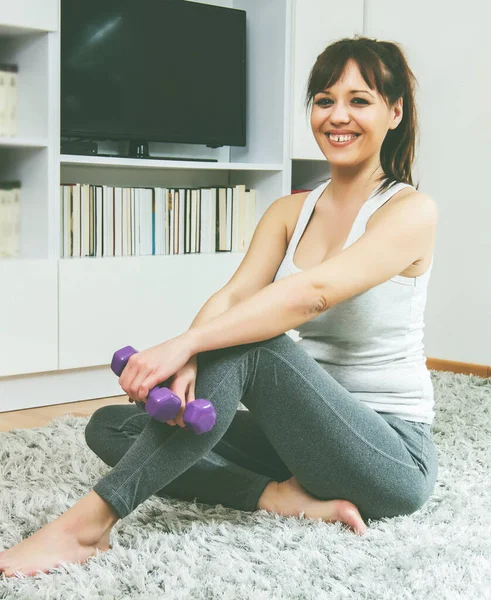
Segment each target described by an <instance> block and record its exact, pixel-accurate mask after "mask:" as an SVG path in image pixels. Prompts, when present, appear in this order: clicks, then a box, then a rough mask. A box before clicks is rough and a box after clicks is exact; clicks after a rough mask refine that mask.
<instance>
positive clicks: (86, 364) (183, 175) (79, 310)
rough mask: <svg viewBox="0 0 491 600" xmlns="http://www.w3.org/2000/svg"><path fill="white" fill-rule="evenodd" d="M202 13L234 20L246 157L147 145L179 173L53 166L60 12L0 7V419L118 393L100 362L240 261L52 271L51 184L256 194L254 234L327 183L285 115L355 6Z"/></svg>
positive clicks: (230, 257) (153, 337) (122, 262)
mask: <svg viewBox="0 0 491 600" xmlns="http://www.w3.org/2000/svg"><path fill="white" fill-rule="evenodd" d="M206 3H209V4H216V5H219V6H226V7H231V8H239V9H243V10H246V11H247V35H248V38H247V47H248V56H247V63H248V75H247V77H248V81H247V94H248V96H247V105H248V121H247V140H248V144H247V146H246V147H244V148H242V147H223V148H218V149H211V148H206V147H205V146H198V145H186V144H163V143H162V144H158V143H150V144H149V150H150V154H151V155H152V156H175V157H183V160H180V161H177V160H159V159H128V158H120V157H119V156H118V154H119V153H121V152H122V148H121V146H120V144H121V143H119V142H103V143H99V152H101V153H104V154H109V155H111V156H104V157H95V156H72V155H65V154H63V155H61V154H60V144H59V140H60V130H59V118H60V36H59V33H60V31H59V29H60V19H59V16H60V5H59V0H20V1H19V0H18V1H17V3H15V6H14V5H13V4H14V3H8V4H7V3H2V4H1V5H0V62H6V63H9V62H15V63H17V64H18V65H19V84H18V98H19V100H18V132H17V133H18V135H17V136H16V137H15V138H5V137H4V138H0V180H4V179H18V180H20V181H21V183H22V188H21V205H22V206H21V255H20V256H19V258H14V259H0V281H2V283H3V284H4V285H5V289H6V290H8V293H6V294H3V295H2V296H0V333H1V336H2V340H4V344H3V345H2V347H1V348H0V412H3V411H7V410H15V409H22V408H30V407H34V406H44V405H50V404H57V403H65V402H73V401H78V400H87V399H91V398H99V397H106V396H114V395H118V394H121V393H122V390H121V388H120V387H119V385H118V383H117V378H115V377H114V375H113V374H112V373H111V372H110V369H109V367H108V365H109V363H110V360H111V358H112V354H113V352H114V351H115V350H116V349H117V348H119V347H122V346H125V345H127V344H131V345H134V346H135V347H136V348H142V349H144V348H147V347H149V346H151V345H154V344H156V343H158V342H159V341H163V340H164V339H167V338H168V337H172V336H174V335H177V334H178V333H181V332H182V331H184V330H185V329H187V328H188V327H189V325H190V323H191V321H192V320H193V318H194V316H195V315H196V313H197V312H198V310H199V309H200V307H201V306H202V305H203V304H204V302H205V301H206V300H207V299H208V298H209V297H210V296H211V295H212V294H213V293H214V292H216V291H218V290H219V289H220V288H221V287H223V285H225V283H226V282H227V281H228V280H229V279H230V277H231V276H232V274H233V273H234V271H235V270H236V268H237V267H238V265H239V264H240V261H241V260H242V259H243V256H244V254H242V253H234V252H231V253H216V254H186V255H171V256H168V255H164V256H128V257H107V258H95V257H89V258H60V184H63V183H73V182H77V183H91V184H96V185H112V186H131V187H143V186H149V187H179V186H182V187H186V186H187V187H193V186H195V187H201V186H203V187H206V186H208V187H211V186H234V185H237V184H245V185H246V186H247V187H248V188H254V189H255V190H256V223H257V221H259V219H260V218H261V216H262V214H263V213H264V211H265V210H266V209H267V207H268V206H269V205H270V204H271V202H273V201H274V200H275V199H276V198H278V197H281V196H285V195H289V194H290V193H291V189H292V187H300V186H302V187H305V186H306V185H309V184H310V187H312V186H313V185H316V184H317V183H318V182H319V181H321V180H323V179H325V178H326V177H327V176H328V174H329V173H328V168H327V163H326V161H325V159H323V157H322V156H319V155H317V156H316V155H315V150H316V148H317V146H316V144H315V140H314V138H313V136H310V139H309V136H308V133H307V135H305V131H303V134H302V135H303V142H302V143H300V144H299V143H298V141H297V142H296V141H295V140H294V139H293V137H292V136H293V135H294V133H295V131H296V130H298V131H301V129H299V128H298V127H297V129H295V127H294V124H295V123H296V121H297V120H298V119H300V118H303V120H304V122H305V123H304V124H305V126H306V127H307V128H308V124H307V123H306V121H305V116H304V115H303V116H302V117H299V115H298V114H296V113H295V114H293V108H292V107H294V106H295V107H296V109H298V102H299V100H298V98H299V97H300V96H299V94H300V95H301V94H302V93H303V89H302V86H301V85H300V83H301V82H302V81H303V83H305V82H306V78H307V75H308V70H309V69H310V67H311V66H312V64H313V61H314V60H315V57H316V56H317V54H318V53H319V52H320V51H322V49H323V48H324V47H325V46H326V45H327V43H329V41H330V40H332V39H333V38H334V37H339V36H340V35H352V34H353V33H355V32H361V27H362V22H363V2H362V0H352V1H351V2H348V3H347V4H349V5H350V7H351V10H348V9H342V8H338V7H337V6H336V5H335V4H334V3H325V2H324V1H323V0H301V1H300V0H264V1H262V2H257V1H256V0H221V1H215V2H206ZM325 4H328V5H329V19H328V25H327V26H326V27H324V29H323V31H319V32H318V33H317V39H316V41H315V42H313V41H312V39H311V38H312V36H311V35H310V34H309V28H310V27H311V23H312V19H314V20H316V19H317V17H316V14H318V13H319V11H322V12H323V13H325V12H326V8H325V6H324V5H325ZM336 4H339V3H336ZM338 13H339V16H340V17H342V19H341V18H340V17H338ZM302 14H303V15H304V17H303V18H301V15H302ZM331 23H333V25H332V28H331ZM334 23H337V25H334ZM339 23H341V25H339ZM331 29H332V31H334V30H335V33H334V34H332V35H331ZM341 30H342V33H340V31H341ZM306 40H307V41H308V43H307V44H306V43H305V42H306ZM302 57H303V58H302ZM294 82H295V83H294ZM297 113H298V110H297ZM295 135H297V137H298V136H299V135H300V134H298V133H297V134H295ZM298 139H300V137H298ZM186 157H189V158H193V159H196V158H203V161H202V162H201V161H196V160H192V161H191V160H189V161H186ZM210 158H213V159H216V160H217V162H207V160H206V159H210ZM319 158H320V159H321V160H319ZM190 290H192V293H190ZM171 292H172V293H171Z"/></svg>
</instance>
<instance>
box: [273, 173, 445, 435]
mask: <svg viewBox="0 0 491 600" xmlns="http://www.w3.org/2000/svg"><path fill="white" fill-rule="evenodd" d="M330 181H331V180H330V179H329V180H328V181H327V182H325V183H322V184H321V185H319V186H318V187H316V188H315V189H314V190H312V192H310V194H309V195H308V196H307V198H306V199H305V201H304V204H303V206H302V210H301V211H300V215H299V217H298V221H297V224H296V226H295V230H294V232H293V235H292V238H291V240H290V244H289V245H288V248H287V251H286V254H285V257H284V259H283V261H282V263H281V265H280V266H279V268H278V271H277V273H276V275H275V281H276V280H278V279H281V278H282V277H286V276H288V275H292V274H294V273H299V272H300V271H301V269H299V268H297V267H296V265H295V264H294V262H293V256H294V254H295V249H296V247H297V244H298V242H299V240H300V238H301V237H302V234H303V232H304V230H305V228H306V227H307V224H308V222H309V220H310V217H311V215H312V213H313V210H314V207H315V205H316V203H317V200H318V199H319V198H320V196H321V194H322V192H323V191H324V190H325V189H326V187H327V186H328V184H329V183H330ZM381 185H382V184H380V185H379V186H378V187H377V188H376V189H375V190H374V191H373V192H372V194H371V195H370V197H369V198H368V200H367V201H366V202H365V204H363V206H362V207H361V209H360V211H359V213H358V215H357V216H356V219H355V221H354V223H353V226H352V228H351V231H350V233H349V235H348V238H347V240H346V243H345V245H344V247H343V250H344V248H347V247H348V246H350V245H351V244H353V243H354V242H355V241H356V240H357V239H358V238H359V237H361V236H362V235H363V233H364V232H365V227H366V224H367V221H368V219H369V218H370V216H371V215H372V214H373V213H374V212H375V211H376V210H378V209H379V208H380V207H381V206H382V205H383V204H385V203H386V202H387V201H388V200H389V199H390V198H391V197H392V196H393V195H394V194H395V193H396V192H398V191H399V190H401V189H403V188H404V187H412V186H410V185H409V184H407V183H401V182H399V183H395V184H393V185H392V186H391V187H390V188H389V189H388V190H386V191H384V192H382V193H379V192H378V190H379V188H380V186H381ZM432 267H433V258H432V261H431V264H430V267H429V269H428V270H427V271H426V273H424V274H423V275H420V276H418V277H402V276H400V275H396V276H395V277H392V278H391V279H389V280H388V281H385V282H384V283H382V284H380V285H377V286H375V287H373V288H371V289H370V290H367V291H366V292H363V293H361V294H358V295H356V296H352V297H351V298H348V299H347V300H345V301H344V302H341V303H339V304H337V305H336V306H334V307H333V308H331V309H330V310H328V311H326V312H324V313H322V314H320V315H319V316H318V317H315V318H314V319H311V320H310V321H307V322H306V323H303V324H302V325H300V326H299V327H297V329H296V330H295V331H297V333H298V335H299V336H300V339H299V340H298V341H297V343H298V344H299V345H300V346H301V347H302V348H304V349H305V350H306V351H307V353H308V354H309V355H310V356H312V357H313V358H314V359H315V360H316V361H317V362H318V363H319V364H320V365H321V366H322V367H323V368H324V369H325V370H326V371H327V372H328V373H329V374H330V375H331V376H332V377H333V378H334V379H336V381H338V383H340V384H341V385H342V386H343V387H344V388H346V389H347V390H348V391H349V392H351V394H352V395H353V396H354V397H355V398H357V399H358V400H360V401H361V402H364V403H365V404H367V405H368V406H370V407H371V408H373V409H374V410H375V411H377V412H383V413H391V414H393V415H395V416H397V417H400V418H401V419H405V420H407V421H420V422H424V423H429V424H432V423H433V419H434V416H435V413H434V410H433V405H434V392H433V385H432V381H431V374H430V372H429V370H428V369H427V367H426V358H425V356H424V343H423V330H424V310H425V305H426V295H427V287H428V281H429V279H430V273H431V270H432Z"/></svg>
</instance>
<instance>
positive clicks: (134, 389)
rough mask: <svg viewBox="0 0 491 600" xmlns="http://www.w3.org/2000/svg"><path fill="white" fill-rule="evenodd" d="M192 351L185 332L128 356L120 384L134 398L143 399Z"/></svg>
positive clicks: (189, 356) (174, 371) (164, 380)
mask: <svg viewBox="0 0 491 600" xmlns="http://www.w3.org/2000/svg"><path fill="white" fill-rule="evenodd" d="M192 355H193V352H192V349H191V346H190V344H189V342H188V341H187V339H186V338H185V337H184V335H180V336H177V337H174V338H171V339H170V340H167V341H166V342H163V343H162V344H157V346H152V347H151V348H148V349H147V350H143V351H142V352H137V353H136V354H133V355H132V356H130V358H129V360H128V362H127V364H126V366H125V368H124V369H123V372H122V374H121V377H120V378H119V385H120V386H121V387H122V388H123V390H124V391H125V392H126V393H127V394H128V396H129V397H130V398H131V399H133V400H141V401H146V399H147V396H148V393H149V392H150V390H151V389H152V388H154V387H155V386H156V385H157V384H159V383H164V382H166V381H167V380H168V379H170V378H171V377H172V376H173V375H174V374H175V373H176V371H178V370H179V369H180V368H181V367H183V366H184V365H185V364H186V363H187V362H188V360H189V359H190V358H191V356H192Z"/></svg>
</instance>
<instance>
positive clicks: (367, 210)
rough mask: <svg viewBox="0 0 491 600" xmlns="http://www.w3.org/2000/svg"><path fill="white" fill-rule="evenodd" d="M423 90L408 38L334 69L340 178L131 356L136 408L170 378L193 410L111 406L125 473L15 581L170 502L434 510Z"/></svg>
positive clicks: (379, 512)
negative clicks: (418, 163) (421, 182)
mask: <svg viewBox="0 0 491 600" xmlns="http://www.w3.org/2000/svg"><path fill="white" fill-rule="evenodd" d="M413 80H414V76H413V74H412V72H411V70H410V69H409V67H408V65H407V62H406V60H405V57H404V54H403V52H402V51H401V50H400V48H399V46H398V45H396V44H393V43H389V42H380V41H376V40H372V39H368V38H363V37H359V36H357V37H355V38H354V39H343V40H340V41H338V42H336V43H334V44H332V45H330V46H328V47H327V48H326V49H325V50H324V52H322V54H320V55H319V56H318V58H317V61H316V63H315V65H314V67H313V69H312V72H311V74H310V77H309V82H308V92H307V97H306V100H307V103H306V104H307V108H308V107H309V106H310V104H311V103H312V112H311V127H312V131H313V134H314V136H315V139H316V141H317V143H318V145H319V148H320V149H321V150H322V152H323V154H324V156H325V157H326V159H327V160H328V161H329V164H330V167H331V171H332V176H331V179H329V180H328V181H327V182H325V183H322V184H321V185H319V186H318V187H316V188H315V189H314V190H313V191H312V192H310V193H308V194H298V195H292V196H287V197H283V198H280V199H278V200H276V201H275V202H273V203H272V205H271V206H270V207H269V208H268V210H267V211H266V212H265V214H264V216H263V217H262V219H261V221H260V222H259V224H258V226H257V228H256V231H255V233H254V237H253V239H252V242H251V245H250V248H249V250H248V252H247V255H246V257H245V258H244V260H243V261H242V263H241V265H240V266H239V268H238V270H237V272H236V273H235V275H234V276H233V277H232V279H231V280H230V282H229V283H228V284H227V286H225V287H224V288H223V289H222V290H220V291H219V292H218V293H217V294H214V295H213V296H212V297H211V298H210V299H209V300H208V302H207V303H206V304H205V305H204V307H203V308H202V310H201V311H200V312H199V313H198V315H197V317H196V319H195V321H194V322H193V324H192V326H191V328H190V329H189V330H188V331H186V332H185V333H184V334H182V335H179V336H177V337H175V338H172V339H170V340H168V341H166V342H164V343H162V344H159V345H157V346H154V347H152V348H149V349H147V350H145V351H142V352H140V353H138V354H136V355H134V356H133V357H131V358H130V360H129V362H128V365H127V367H126V368H125V370H124V372H123V374H122V375H121V377H120V380H119V381H120V384H121V387H122V388H123V390H124V391H125V392H126V393H127V394H128V396H129V398H130V399H131V400H137V401H144V400H145V398H146V397H147V394H148V391H149V390H150V389H151V388H152V387H154V386H155V385H157V384H158V383H160V382H166V384H167V385H168V387H170V389H171V390H173V391H174V392H175V393H176V394H178V395H179V396H180V397H181V398H182V399H183V400H182V406H181V410H180V412H179V414H178V415H177V416H176V418H175V419H173V420H172V421H170V422H169V423H160V422H158V421H156V420H154V419H152V418H150V417H149V416H148V415H147V414H146V413H145V412H144V411H143V410H142V409H141V406H139V405H137V404H134V405H131V406H129V405H128V406H121V405H115V406H106V407H104V408H101V409H99V410H97V411H96V412H95V413H94V414H93V416H92V418H91V419H90V421H89V423H88V425H87V428H86V440H87V443H88V445H89V446H90V447H91V448H92V449H93V450H94V451H95V452H96V453H97V454H98V455H99V456H100V457H101V458H102V460H104V461H105V462H106V463H107V464H108V465H110V466H113V467H114V468H113V469H112V470H111V471H110V472H109V473H108V474H107V475H106V476H105V477H103V478H102V479H101V480H100V481H99V482H98V483H97V484H96V485H95V487H94V489H93V490H91V491H90V492H89V494H88V495H87V496H85V497H84V498H82V499H81V500H80V501H79V502H77V503H76V504H75V505H74V506H73V507H72V508H71V509H70V510H68V511H67V512H66V513H64V514H63V515H61V516H60V517H58V519H56V520H55V521H53V522H52V523H50V524H48V525H47V526H45V527H44V528H42V529H41V530H39V531H38V532H36V533H35V534H34V535H32V536H31V537H30V538H28V539H26V540H24V541H23V542H21V543H20V544H18V545H17V546H15V547H13V548H12V549H10V550H7V551H5V552H2V553H0V568H1V569H2V570H3V571H4V572H5V574H6V575H7V576H10V575H12V574H14V572H15V571H21V572H22V573H24V574H26V575H29V574H35V573H36V571H38V570H39V571H42V572H47V571H48V570H49V569H50V568H52V567H54V566H57V565H59V564H60V563H61V562H65V563H70V562H84V561H85V560H87V559H88V558H89V557H90V556H92V555H94V554H95V553H96V552H97V550H101V551H104V550H107V549H109V548H110V547H111V546H110V544H109V534H110V531H111V529H112V527H113V526H114V524H115V523H116V522H117V521H118V519H120V518H123V517H125V516H126V515H128V514H129V513H130V512H132V511H133V510H134V509H135V508H136V507H137V506H138V505H139V504H140V503H142V502H143V501H144V500H146V499H147V498H149V497H150V496H151V495H153V494H157V495H159V496H164V497H165V496H172V497H175V498H181V499H185V500H194V499H196V500H197V501H199V502H204V503H208V504H216V503H220V504H222V505H224V506H228V507H232V508H236V509H239V510H246V511H254V510H258V509H264V510H267V511H270V512H275V513H279V514H282V515H288V516H295V515H301V513H304V515H305V517H307V518H319V517H320V518H322V519H323V520H324V521H327V522H329V521H341V522H343V523H346V524H347V525H348V526H349V527H350V528H351V529H353V530H354V531H355V532H356V533H359V534H363V533H364V531H365V529H366V525H365V521H366V520H368V519H380V518H384V517H391V516H395V515H403V514H410V513H412V512H414V511H416V510H418V509H419V508H420V507H421V506H423V504H425V502H426V501H427V500H428V498H429V497H430V495H431V494H432V491H433V488H434V484H435V481H436V476H437V452H436V448H435V446H434V443H433V440H432V435H431V424H432V422H433V417H434V413H433V410H432V408H433V395H432V392H433V389H432V386H431V379H430V374H429V371H428V370H427V369H426V365H425V358H424V355H423V343H422V339H423V328H424V323H423V313H424V306H425V301H426V289H427V285H428V280H429V275H430V271H431V266H432V256H433V255H432V252H433V247H434V239H435V229H436V222H437V210H436V204H435V202H434V201H433V200H432V199H431V198H430V197H429V196H428V195H426V194H422V193H420V192H418V191H416V190H415V188H414V187H413V185H412V178H411V165H412V162H413V158H414V149H415V133H416V114H415V103H414V91H413ZM291 329H296V330H298V332H299V334H300V336H301V339H300V341H298V342H294V341H293V340H292V339H291V337H289V336H288V335H287V334H286V332H288V331H290V330H291ZM196 397H202V398H207V399H209V400H210V401H211V402H212V403H213V405H214V407H215V409H216V412H217V421H216V424H215V427H214V428H213V429H212V430H211V431H209V432H207V433H205V434H202V435H194V434H192V433H190V432H188V431H183V430H182V429H181V428H183V427H184V423H183V412H184V408H185V406H186V403H187V402H191V401H193V400H194V399H195V398H196ZM240 402H242V403H243V404H244V405H245V406H247V408H248V409H249V410H248V411H237V408H238V406H239V403H240ZM176 424H177V425H178V427H175V425H176ZM173 427H175V428H174V429H173Z"/></svg>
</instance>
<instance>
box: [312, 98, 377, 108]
mask: <svg viewBox="0 0 491 600" xmlns="http://www.w3.org/2000/svg"><path fill="white" fill-rule="evenodd" d="M355 100H360V101H361V102H362V104H368V102H367V101H366V100H365V98H353V100H352V101H353V102H354V101H355ZM330 101H331V99H330V98H320V99H319V100H317V102H316V104H317V105H318V106H329V105H328V104H327V105H326V104H322V103H323V102H330Z"/></svg>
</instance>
